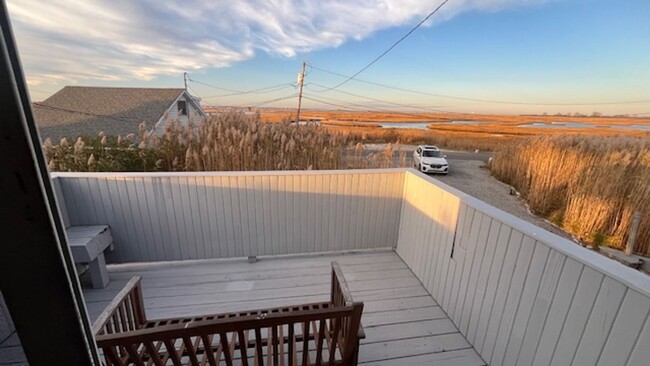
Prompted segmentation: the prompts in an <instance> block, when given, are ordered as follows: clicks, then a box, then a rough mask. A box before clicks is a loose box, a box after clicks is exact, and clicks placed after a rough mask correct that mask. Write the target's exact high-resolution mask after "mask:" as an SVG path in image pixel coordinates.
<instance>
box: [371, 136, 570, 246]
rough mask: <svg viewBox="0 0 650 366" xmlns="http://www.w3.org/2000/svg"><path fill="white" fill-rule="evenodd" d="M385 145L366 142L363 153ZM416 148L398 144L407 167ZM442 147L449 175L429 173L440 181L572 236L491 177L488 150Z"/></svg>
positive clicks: (554, 230) (523, 217)
mask: <svg viewBox="0 0 650 366" xmlns="http://www.w3.org/2000/svg"><path fill="white" fill-rule="evenodd" d="M385 148H386V144H365V145H364V153H365V154H373V153H380V152H382V151H383V150H384V149H385ZM416 148H417V146H416V145H400V146H399V151H403V152H404V153H405V154H406V163H407V166H409V167H411V166H412V164H413V158H412V156H413V151H415V149H416ZM441 150H442V149H441ZM442 151H443V152H444V153H445V155H447V161H449V166H450V169H451V170H450V171H449V174H448V175H431V177H433V178H436V179H439V180H440V181H441V182H444V183H446V184H449V185H450V186H452V187H454V188H456V189H458V190H461V191H463V192H465V193H467V194H469V195H470V196H474V197H476V198H478V199H480V200H482V201H485V202H487V203H489V204H490V205H492V206H494V207H497V208H499V209H501V210H503V211H505V212H507V213H509V214H511V215H514V216H517V217H519V218H520V219H523V220H526V221H528V222H530V223H533V224H535V225H537V226H539V227H542V228H544V229H546V230H548V231H550V232H552V233H555V234H558V235H560V236H563V237H565V238H567V239H570V240H572V237H571V235H569V234H567V233H566V232H564V231H563V230H561V229H559V228H557V227H556V226H555V225H553V224H551V223H550V222H548V221H546V220H544V219H542V218H539V217H537V216H535V215H533V214H532V213H530V212H529V211H528V208H527V207H526V204H525V202H524V201H523V200H522V199H521V198H519V197H518V196H516V195H511V194H510V186H509V185H507V184H505V183H502V182H500V181H498V180H497V179H496V178H494V177H492V175H491V174H490V171H489V170H488V169H487V168H486V167H485V165H486V164H487V161H488V160H489V158H490V156H491V154H490V153H489V152H478V151H477V152H467V151H451V150H442ZM393 164H394V166H399V164H400V162H399V159H397V158H395V159H394V162H393Z"/></svg>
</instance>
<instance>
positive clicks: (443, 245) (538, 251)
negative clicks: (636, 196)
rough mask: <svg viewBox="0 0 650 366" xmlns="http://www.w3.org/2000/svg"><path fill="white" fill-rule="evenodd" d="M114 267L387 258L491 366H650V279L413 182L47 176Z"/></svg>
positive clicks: (363, 175)
mask: <svg viewBox="0 0 650 366" xmlns="http://www.w3.org/2000/svg"><path fill="white" fill-rule="evenodd" d="M54 179H55V181H56V182H55V184H54V187H55V190H56V192H57V196H58V198H59V201H60V203H61V210H62V211H63V216H64V218H65V220H66V225H93V224H108V225H110V226H111V231H112V233H113V236H114V240H115V252H114V253H113V256H112V257H111V258H110V259H111V260H112V261H113V262H140V261H169V260H183V259H203V258H228V257H242V256H251V255H256V256H260V255H278V254H294V253H314V252H327V251H340V250H355V249H368V248H386V247H394V248H395V251H396V252H397V254H398V255H399V256H400V257H401V258H402V259H403V260H404V262H405V263H406V264H407V265H408V266H409V268H410V269H411V270H412V272H413V273H414V274H415V275H416V276H417V277H418V279H419V280H420V281H421V282H422V284H423V286H424V287H425V288H426V290H427V291H428V292H429V293H430V294H431V296H432V297H433V298H434V299H435V300H436V302H437V303H438V304H439V305H440V306H441V307H442V309H443V310H444V311H445V312H446V313H447V314H448V316H449V318H450V319H451V320H452V321H453V322H454V323H455V325H456V327H457V328H458V329H459V330H460V332H461V333H462V334H463V335H464V336H465V337H466V338H467V340H468V341H469V343H470V344H471V345H472V346H473V347H474V348H475V349H476V351H477V352H478V353H479V354H480V355H481V357H482V358H483V359H484V361H485V362H486V363H488V364H490V365H512V366H514V365H517V366H519V365H521V366H526V365H535V366H549V365H630V366H631V365H647V362H648V359H649V358H650V347H648V345H649V344H650V320H649V316H650V280H648V277H647V276H646V275H644V274H641V273H639V272H636V271H634V270H631V269H629V268H625V267H623V266H622V265H620V264H618V263H615V262H613V261H611V260H609V259H607V258H605V257H603V256H601V255H599V254H597V253H594V252H592V251H589V250H587V249H584V248H581V247H579V246H578V245H575V244H574V243H571V242H569V241H567V240H566V239H564V238H561V237H559V236H556V235H554V234H551V233H549V232H547V231H545V230H543V229H541V228H538V227H536V226H534V225H532V224H530V223H527V222H525V221H523V220H520V219H518V218H515V217H513V216H511V215H509V214H506V213H504V212H502V211H500V210H498V209H496V208H494V207H491V206H489V205H487V204H486V203H484V202H481V201H479V200H477V199H475V198H472V197H470V196H468V195H466V194H464V193H462V192H460V191H457V190H455V189H453V188H451V187H448V186H446V185H444V184H442V183H440V182H439V181H437V180H435V179H433V178H431V177H427V176H425V175H423V174H421V173H418V172H415V171H413V170H404V169H395V170H390V169H389V170H364V171H320V172H251V173H238V172H234V173H176V174H174V173H169V174H167V173H166V174H82V173H62V174H57V175H55V178H54Z"/></svg>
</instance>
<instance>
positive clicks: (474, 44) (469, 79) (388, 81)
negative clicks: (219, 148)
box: [8, 0, 650, 116]
mask: <svg viewBox="0 0 650 366" xmlns="http://www.w3.org/2000/svg"><path fill="white" fill-rule="evenodd" d="M441 2H442V0H439V1H431V0H385V1H378V0H374V1H371V0H340V1H295V0H294V1H292V0H284V1H283V0H276V1H270V0H264V1H263V0H245V1H244V0H242V1H228V0H222V1H212V2H209V1H200V0H195V1H181V0H177V1H172V0H169V1H162V0H158V1H156V0H145V1H128V0H118V1H100V0H86V1H78V2H77V1H70V0H68V1H48V2H41V1H37V0H8V6H9V12H10V16H11V18H12V23H13V26H14V32H15V36H16V39H17V42H18V48H19V52H20V55H21V58H22V61H23V64H24V68H25V72H26V76H27V79H28V82H29V85H30V92H31V94H32V99H33V100H35V101H38V100H43V99H45V98H47V97H48V96H49V95H51V94H52V93H53V92H56V91H57V90H59V89H60V88H62V87H63V86H65V85H71V84H75V85H95V86H140V87H182V86H183V72H188V73H189V75H190V78H191V79H192V80H193V81H191V82H190V83H189V86H190V88H191V90H190V91H191V92H192V93H193V94H195V95H197V96H199V97H202V100H203V103H205V104H209V105H228V106H251V105H256V104H259V103H262V102H266V101H270V100H274V99H282V98H287V99H283V100H280V101H277V102H272V103H267V104H264V106H269V107H292V106H295V104H296V98H294V97H293V95H294V94H295V93H296V92H297V90H296V88H295V85H290V84H295V83H296V75H297V73H298V72H299V71H300V67H301V64H302V62H303V61H306V62H307V63H309V64H310V65H313V67H308V69H307V76H306V79H305V83H306V88H305V96H306V97H308V98H311V99H306V100H305V103H304V105H305V107H307V108H331V109H336V108H338V106H349V107H353V108H360V109H364V108H367V109H382V110H387V109H390V110H404V109H408V110H416V109H418V108H420V109H422V110H423V111H430V110H441V111H455V112H456V111H457V112H482V113H542V112H547V113H556V112H581V113H591V112H594V111H599V112H603V113H607V114H619V113H621V114H622V113H626V114H628V113H629V114H633V113H639V114H641V113H645V114H643V115H644V116H650V67H649V66H650V20H649V19H650V1H647V0H625V1H617V2H612V1H604V0H549V1H544V0H449V2H448V3H447V4H446V5H445V6H444V7H443V8H442V9H441V10H440V11H439V12H438V13H436V14H435V15H434V16H433V17H432V18H431V21H430V22H427V23H425V25H424V26H423V27H421V28H419V29H417V30H416V31H415V32H414V33H413V34H412V35H411V36H410V37H408V38H407V39H406V40H404V41H403V42H402V43H400V44H399V45H398V46H397V47H395V49H393V50H392V51H391V52H390V53H389V54H388V55H386V56H385V57H383V58H382V59H381V60H380V61H378V62H377V63H376V64H374V65H373V66H372V67H370V68H369V69H368V70H366V71H365V72H363V73H362V74H360V75H359V76H358V79H360V80H362V81H370V82H373V83H379V84H385V85H388V86H394V87H398V88H399V89H408V90H414V91H420V92H421V93H414V92H407V91H404V90H397V89H395V88H386V87H381V86H378V85H376V84H371V83H366V82H361V81H357V80H352V81H350V82H348V83H346V84H344V85H343V86H341V87H340V88H338V89H335V90H329V91H325V92H323V90H326V88H327V87H331V86H334V85H336V84H338V83H340V82H341V81H343V80H344V78H343V77H341V76H337V75H335V74H334V73H338V74H342V75H351V74H354V73H355V72H357V71H358V70H360V69H361V68H362V67H364V66H365V65H367V64H368V63H369V62H370V61H372V60H373V59H374V58H375V57H376V56H378V55H379V54H381V53H382V52H383V51H385V50H386V49H387V48H388V47H389V46H390V45H392V44H393V43H394V42H395V41H396V40H398V39H399V38H400V37H402V36H403V35H404V34H405V33H406V32H408V31H409V30H410V29H411V28H412V27H413V26H414V25H415V24H417V23H418V22H419V21H420V20H422V19H423V18H424V17H425V16H426V15H427V14H428V13H429V12H431V11H432V10H433V9H435V8H436V6H438V5H439V4H440V3H441ZM328 71H329V72H328ZM274 86H277V88H270V89H266V90H262V91H261V92H255V93H248V94H237V95H232V94H235V92H237V91H247V90H251V89H259V88H267V87H274ZM349 93H352V94H349ZM225 94H231V95H229V96H224V95H225ZM315 100H318V101H320V102H317V101H315ZM379 100H381V101H386V102H390V103H384V102H381V101H379ZM322 102H328V103H330V104H324V103H322ZM619 102H625V103H620V104H614V103H619Z"/></svg>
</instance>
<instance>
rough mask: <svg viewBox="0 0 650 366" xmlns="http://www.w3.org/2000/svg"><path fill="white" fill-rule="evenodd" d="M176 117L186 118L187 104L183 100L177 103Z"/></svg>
mask: <svg viewBox="0 0 650 366" xmlns="http://www.w3.org/2000/svg"><path fill="white" fill-rule="evenodd" d="M178 115H179V116H187V102H186V101H184V100H179V101H178Z"/></svg>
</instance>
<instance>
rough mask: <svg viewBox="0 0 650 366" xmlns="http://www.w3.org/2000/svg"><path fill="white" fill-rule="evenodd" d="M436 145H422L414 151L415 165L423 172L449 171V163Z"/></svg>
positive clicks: (445, 172)
mask: <svg viewBox="0 0 650 366" xmlns="http://www.w3.org/2000/svg"><path fill="white" fill-rule="evenodd" d="M446 157H447V155H444V154H443V153H442V152H441V151H440V149H438V148H437V147H436V146H430V145H421V146H418V148H417V149H416V150H415V151H414V152H413V165H414V166H415V168H416V169H418V170H420V171H421V172H423V173H439V174H447V173H449V163H448V162H447V159H445V158H446Z"/></svg>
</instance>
